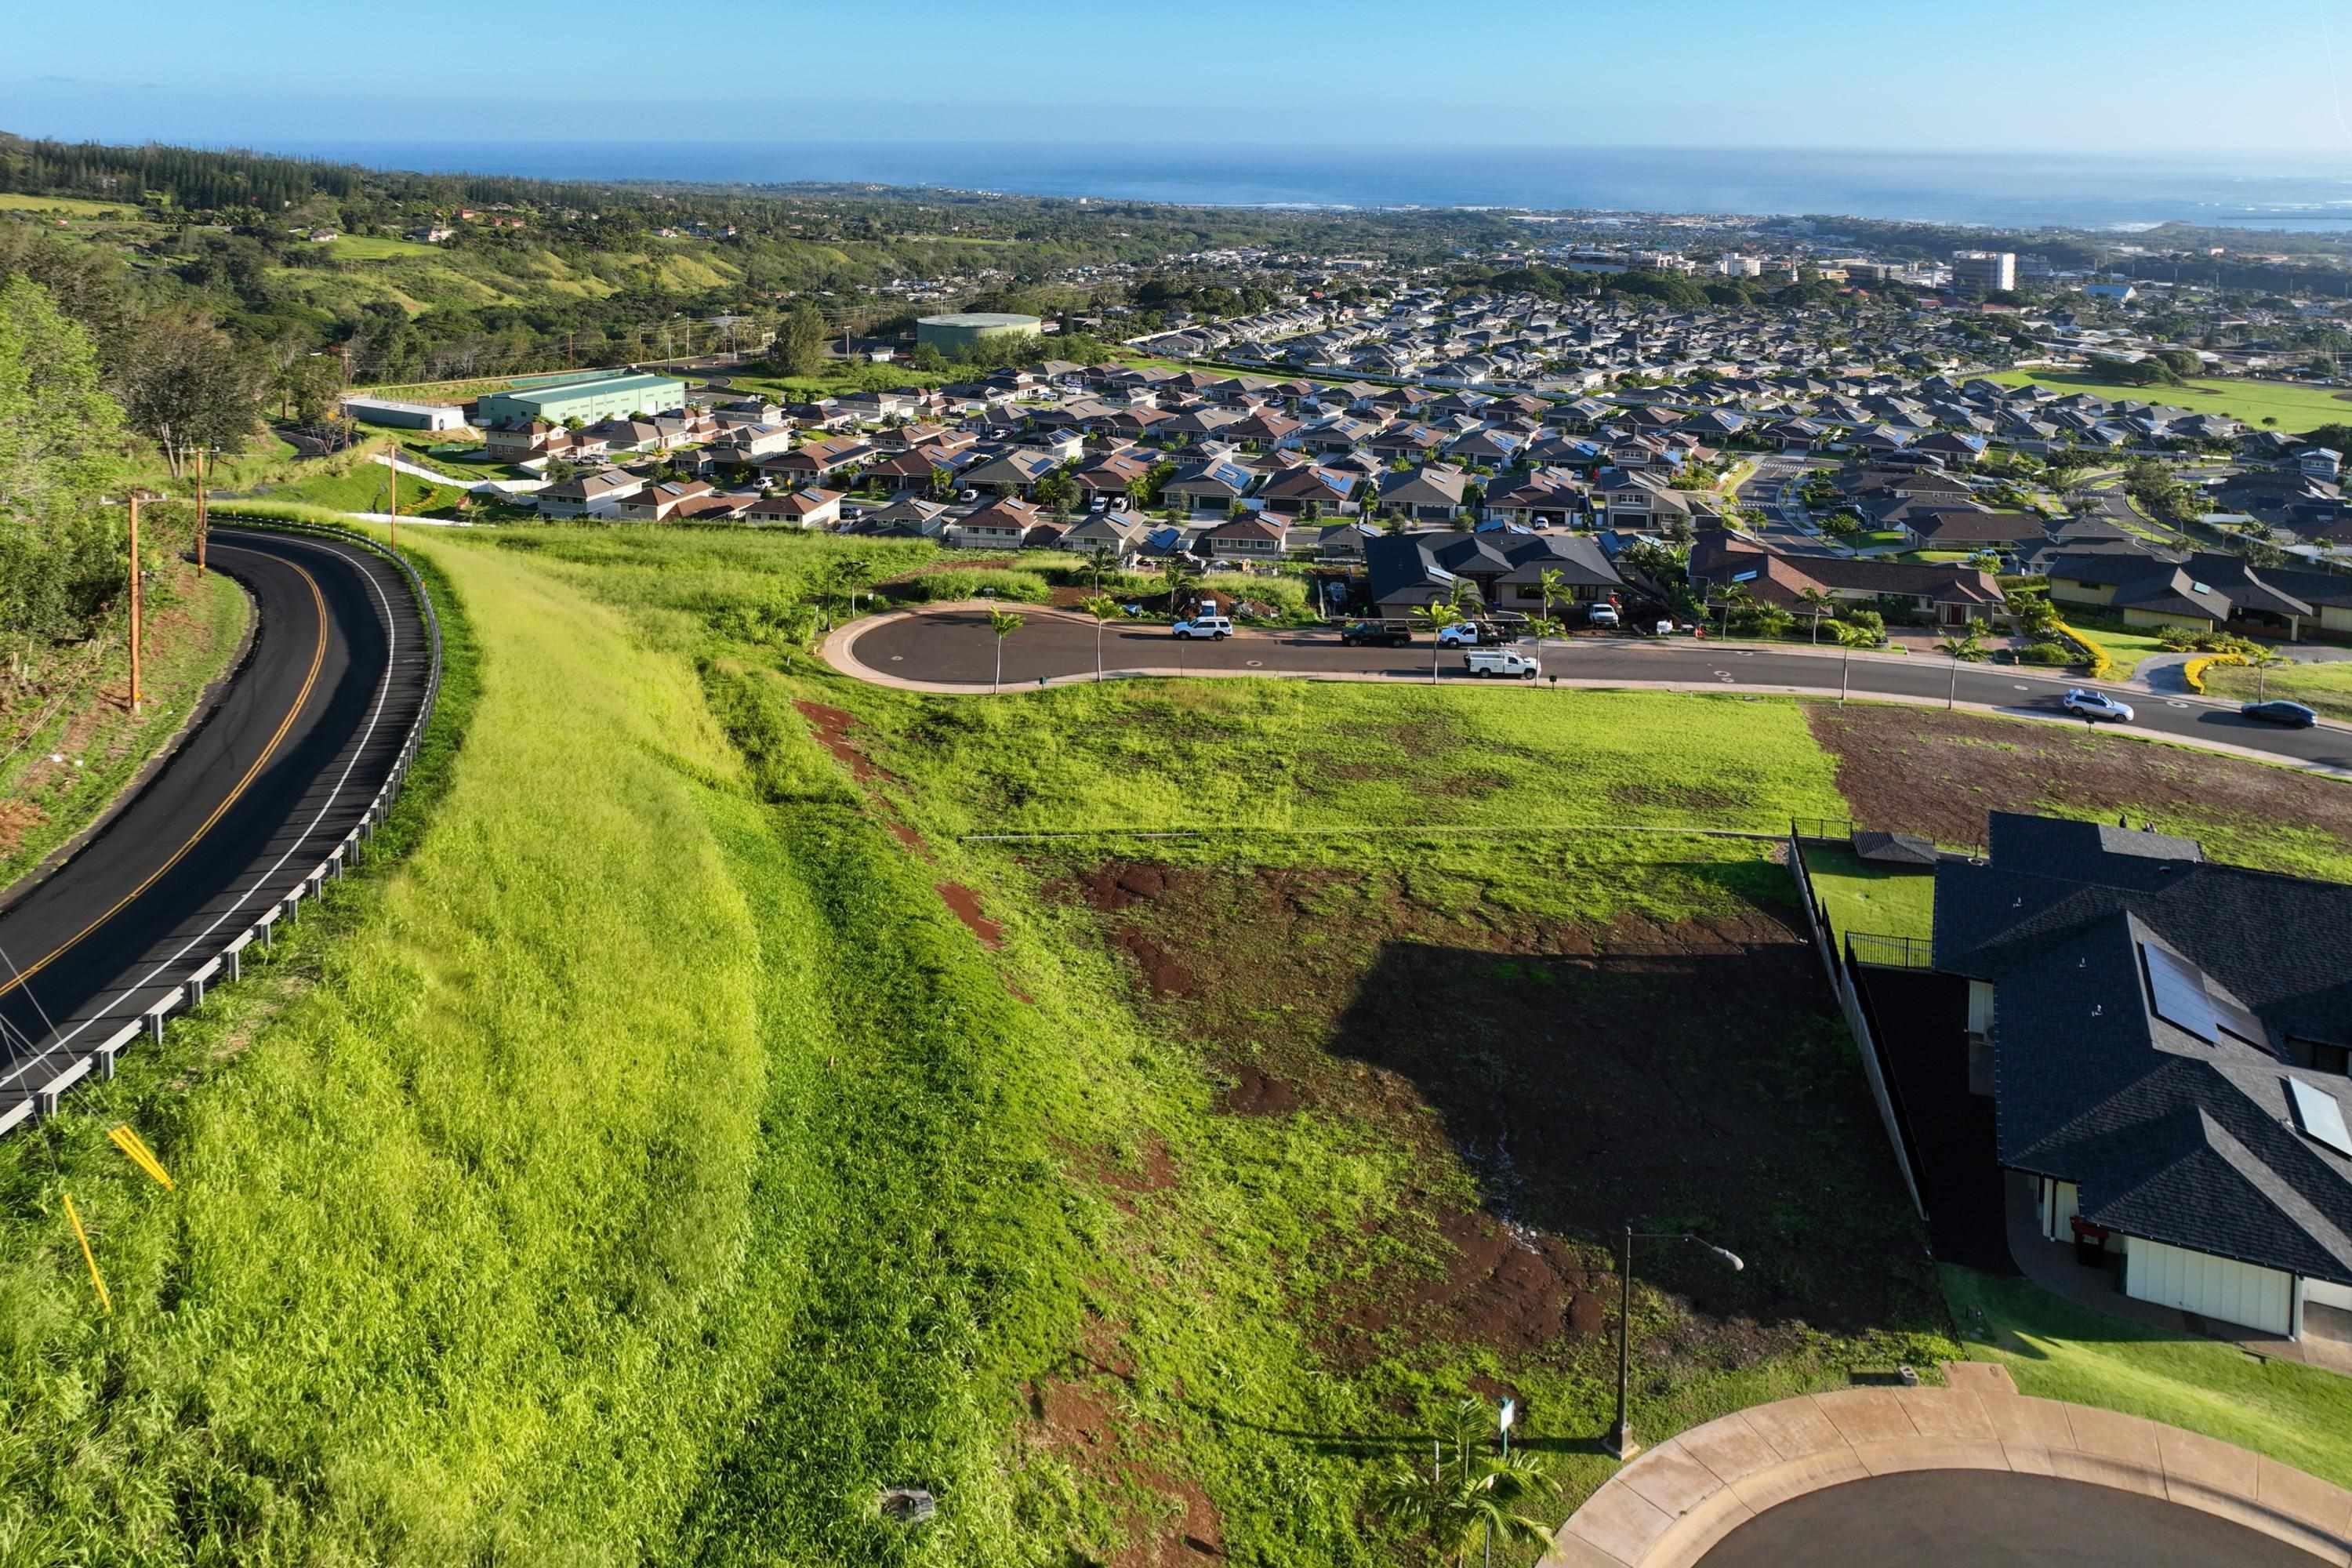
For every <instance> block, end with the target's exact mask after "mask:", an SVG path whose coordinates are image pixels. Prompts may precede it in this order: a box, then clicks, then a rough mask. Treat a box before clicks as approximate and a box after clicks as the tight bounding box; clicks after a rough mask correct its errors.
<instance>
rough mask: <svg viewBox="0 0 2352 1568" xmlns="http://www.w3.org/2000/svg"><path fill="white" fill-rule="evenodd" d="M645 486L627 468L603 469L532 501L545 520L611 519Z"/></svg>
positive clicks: (552, 487) (549, 488) (554, 486)
mask: <svg viewBox="0 0 2352 1568" xmlns="http://www.w3.org/2000/svg"><path fill="white" fill-rule="evenodd" d="M645 483H646V481H645V480H643V479H639V478H638V477H637V476H636V475H635V474H633V473H630V472H629V471H628V470H627V469H626V468H600V469H598V470H597V471H595V472H594V473H590V474H577V475H574V476H573V477H572V478H571V479H565V480H563V481H562V482H561V483H559V484H552V485H549V486H547V487H546V488H545V489H541V490H539V491H537V492H536V493H534V494H533V496H532V498H531V500H532V503H533V504H534V505H536V506H537V507H538V508H539V511H540V515H541V516H542V517H612V516H614V515H615V514H616V512H617V510H618V509H619V507H620V504H621V502H622V501H624V500H627V499H628V498H629V497H630V496H633V495H635V494H636V493H637V491H639V490H640V489H644V488H645Z"/></svg>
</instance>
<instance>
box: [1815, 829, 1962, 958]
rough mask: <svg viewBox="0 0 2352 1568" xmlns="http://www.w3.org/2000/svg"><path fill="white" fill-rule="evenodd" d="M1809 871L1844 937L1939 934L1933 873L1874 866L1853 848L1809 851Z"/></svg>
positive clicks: (1928, 935) (1817, 890)
mask: <svg viewBox="0 0 2352 1568" xmlns="http://www.w3.org/2000/svg"><path fill="white" fill-rule="evenodd" d="M1805 869H1806V870H1807V871H1808V872H1810V873H1811V875H1812V879H1813V890H1814V892H1815V893H1817V894H1819V895H1820V897H1821V900H1822V903H1823V904H1825V905H1826V906H1828V908H1829V911H1830V925H1831V928H1832V930H1834V931H1837V932H1838V933H1839V934H1840V935H1841V936H1843V934H1844V933H1845V932H1847V931H1870V932H1873V933H1874V934H1876V935H1879V936H1911V937H1930V936H1933V935H1935V934H1936V879H1935V875H1934V874H1933V873H1932V872H1930V871H1927V870H1916V871H1905V870H1893V869H1889V868H1885V867H1880V866H1873V865H1869V864H1867V863H1865V862H1864V861H1863V860H1861V859H1860V858H1857V857H1856V856H1855V855H1854V854H1853V851H1852V850H1848V849H1809V850H1807V851H1806V852H1805Z"/></svg>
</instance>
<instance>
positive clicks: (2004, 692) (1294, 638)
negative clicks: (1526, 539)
mask: <svg viewBox="0 0 2352 1568" xmlns="http://www.w3.org/2000/svg"><path fill="white" fill-rule="evenodd" d="M831 647H833V648H834V649H835V660H836V662H837V663H839V664H840V665H842V666H843V668H845V669H846V670H847V672H848V673H850V674H852V675H856V674H860V673H872V674H875V675H879V676H883V677H886V678H888V679H896V680H903V681H908V682H910V683H916V684H920V685H932V686H940V687H947V688H952V689H979V690H986V689H988V687H989V685H990V681H991V679H992V672H993V669H994V667H995V659H996V654H997V648H996V639H995V637H994V636H993V634H992V633H991V632H990V630H989V627H988V615H987V612H986V611H985V610H984V609H964V608H956V609H943V610H931V611H926V612H923V613H919V614H915V615H908V616H896V617H884V618H881V619H877V620H876V621H874V622H872V623H870V624H869V625H867V626H865V627H863V628H862V629H861V628H856V627H853V628H850V630H849V631H848V634H847V636H846V637H845V639H837V640H836V641H835V643H834V644H833V645H831ZM1003 653H1004V685H1005V687H1006V689H1008V690H1009V689H1015V688H1018V687H1022V686H1029V687H1034V685H1035V684H1036V683H1037V681H1038V679H1039V678H1040V677H1043V678H1045V679H1070V678H1073V677H1087V676H1091V675H1093V674H1094V671H1095V626H1094V622H1093V621H1092V620H1091V619H1090V618H1085V617H1080V618H1076V619H1072V618H1069V617H1066V616H1057V615H1047V614H1038V613H1034V612H1033V613H1031V614H1030V615H1029V618H1028V622H1027V624H1026V625H1024V626H1022V627H1021V629H1020V630H1019V631H1016V632H1014V633H1013V635H1012V636H1011V637H1007V638H1005V639H1004V648H1003ZM1430 653H1431V647H1430V644H1429V641H1428V639H1426V638H1423V639H1422V640H1421V641H1419V642H1417V643H1415V644H1414V645H1413V646H1412V647H1402V648H1359V647H1341V646H1340V644H1339V634H1338V633H1336V632H1330V631H1320V630H1316V631H1297V632H1242V633H1240V634H1238V635H1236V636H1235V637H1233V638H1232V639H1231V640H1230V641H1227V642H1222V643H1218V642H1187V641H1184V640H1182V639H1180V638H1178V637H1172V636H1171V635H1170V633H1169V631H1168V629H1167V627H1165V626H1121V625H1119V624H1118V623H1116V622H1114V623H1112V624H1111V625H1109V626H1106V627H1105V628H1104V630H1103V635H1102V658H1103V668H1105V669H1106V670H1107V671H1108V673H1109V674H1112V675H1121V674H1125V675H1136V674H1141V673H1145V672H1149V673H1151V674H1154V675H1160V674H1170V675H1180V674H1187V673H1204V674H1205V673H1222V674H1229V675H1295V676H1307V677H1314V676H1323V677H1326V678H1330V677H1352V678H1356V679H1367V678H1369V679H1420V680H1427V679H1429V670H1430ZM1543 661H1544V674H1545V676H1546V677H1547V678H1551V677H1557V678H1558V679H1560V680H1563V681H1578V682H1583V683H1589V684H1594V685H1602V686H1610V685H1622V686H1638V685H1644V684H1657V685H1672V686H1677V687H1686V688H1687V687H1698V688H1706V687H1717V688H1721V689H1726V690H1732V691H1738V690H1742V689H1747V690H1756V691H1782V690H1792V689H1794V690H1802V691H1808V692H1826V693H1831V694H1834V693H1835V692H1836V691H1837V690H1838V688H1839V679H1840V674H1841V668H1843V673H1844V676H1845V679H1846V680H1847V681H1848V689H1849V690H1850V691H1851V692H1852V693H1853V695H1854V696H1856V697H1892V698H1897V699H1904V700H1912V701H1922V700H1925V701H1931V702H1935V703H1941V702H1942V701H1943V700H1945V696H1946V692H1947V689H1948V687H1949V686H1951V684H1952V680H1953V671H1952V668H1951V666H1950V664H1949V663H1948V661H1947V660H1944V659H1940V658H1926V657H1921V658H1895V657H1886V656H1879V657H1864V658H1853V659H1851V660H1847V659H1841V658H1838V657H1837V656H1835V655H1833V654H1825V653H1824V654H1816V653H1811V652H1806V651H1800V650H1798V649H1794V648H1789V649H1781V648H1774V647H1754V646H1743V645H1741V644H1738V643H1718V642H1712V641H1707V642H1701V641H1696V640H1694V639H1691V638H1688V637H1674V638H1665V639H1656V640H1653V639H1649V638H1643V637H1575V638H1571V639H1569V640H1567V641H1565V642H1548V643H1546V644H1545V645H1544V647H1543ZM1437 662H1438V671H1439V676H1440V679H1444V680H1446V681H1449V682H1452V681H1460V680H1465V679H1469V678H1468V676H1467V674H1466V672H1465V670H1464V668H1463V658H1462V655H1461V654H1460V653H1459V652H1456V651H1454V650H1452V649H1448V650H1446V651H1445V652H1444V653H1443V654H1441V655H1440V656H1439V658H1438V661H1437ZM861 667H862V668H861ZM2069 686H2089V687H2095V688H2097V689H2101V690H2105V691H2108V692H2111V693H2112V694H2114V695H2115V696H2116V697H2119V698H2121V699H2122V700H2124V701H2125V702H2126V703H2128V704H2130V705H2131V706H2132V708H2133V709H2135V710H2137V715H2138V718H2137V722H2135V723H2133V724H2130V725H2125V726H2116V728H2120V729H2122V730H2124V731H2126V732H2138V733H2142V734H2153V735H2156V736H2161V737H2168V738H2171V739H2176V740H2182V741H2187V742H2191V743H2194V744H2200V745H2211V746H2218V747H2229V748H2235V749H2237V750H2239V751H2242V752H2258V753H2260V754H2262V755H2263V756H2264V757H2267V758H2271V759H2274V760H2276V761H2280V762H2285V763H2294V764H2297V765H2300V766H2304V767H2308V768H2312V769H2314V770H2316V771H2320V772H2326V773H2342V774H2344V775H2345V776H2347V777H2352V729H2347V728H2345V727H2342V726H2337V725H2329V724H2323V725H2321V726H2319V727H2318V728H2316V729H2312V730H2283V729H2280V728H2278V727H2276V726H2274V725H2270V724H2260V723H2256V722H2254V721H2252V720H2248V719H2243V718H2241V717H2239V715H2238V710H2237V709H2236V708H2235V707H2234V706H2233V705H2231V704H2227V703H2216V702H2204V701H2200V700H2194V699H2190V698H2185V697H2166V696H2159V695H2156V694H2153V693H2149V692H2147V691H2141V690H2138V689H2134V688H2129V687H2126V686H2122V685H2118V684H2116V683H2114V682H2099V681H2085V680H2081V679H2070V678H2068V677H2065V676H2063V675H2061V676H2054V677H2053V676H2050V675H2045V674H2042V673H2039V672H2036V671H2033V670H2030V669H2026V668H2018V667H2014V666H2008V665H2001V666H1992V665H1962V666H1961V667H1960V668H1959V670H1958V689H1957V696H1958V701H1960V702H1962V703H1965V704H1969V705H1971V706H1975V707H1979V708H1992V709H1998V710H2002V711H2004V712H2010V713H2015V714H2020V715H2023V716H2027V717H2039V718H2045V719H2063V718H2065V714H2064V710H2063V708H2062V707H2061V706H2060V699H2061V698H2062V697H2063V695H2064V693H2065V691H2066V689H2067V688H2068V687H2069Z"/></svg>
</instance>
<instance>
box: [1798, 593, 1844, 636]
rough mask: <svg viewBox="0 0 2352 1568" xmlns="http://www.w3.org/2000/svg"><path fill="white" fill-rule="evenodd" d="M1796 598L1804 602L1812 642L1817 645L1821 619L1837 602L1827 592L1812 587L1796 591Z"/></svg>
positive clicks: (1820, 632)
mask: <svg viewBox="0 0 2352 1568" xmlns="http://www.w3.org/2000/svg"><path fill="white" fill-rule="evenodd" d="M1797 597H1798V598H1800V599H1801V600H1803V601H1804V605H1805V613H1806V614H1807V615H1808V616H1811V617H1812V623H1813V625H1812V634H1813V636H1812V640H1813V641H1814V643H1815V644H1817V645H1818V644H1819V643H1820V642H1821V640H1822V616H1826V615H1828V614H1829V613H1830V612H1831V610H1832V607H1833V606H1834V605H1836V603H1837V601H1836V600H1835V599H1834V598H1832V596H1831V595H1830V594H1829V592H1828V590H1826V589H1822V588H1813V587H1805V588H1800V589H1798V590H1797Z"/></svg>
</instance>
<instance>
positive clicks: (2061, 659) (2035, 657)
mask: <svg viewBox="0 0 2352 1568" xmlns="http://www.w3.org/2000/svg"><path fill="white" fill-rule="evenodd" d="M2017 662H2018V663H2020V664H2048V665H2060V664H2072V663H2074V649H2073V648H2071V647H2067V646H2066V645H2065V644H2064V643H2062V642H2037V643H2028V644H2027V645H2026V646H2025V647H2021V648H2020V649H2018V652H2017Z"/></svg>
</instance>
